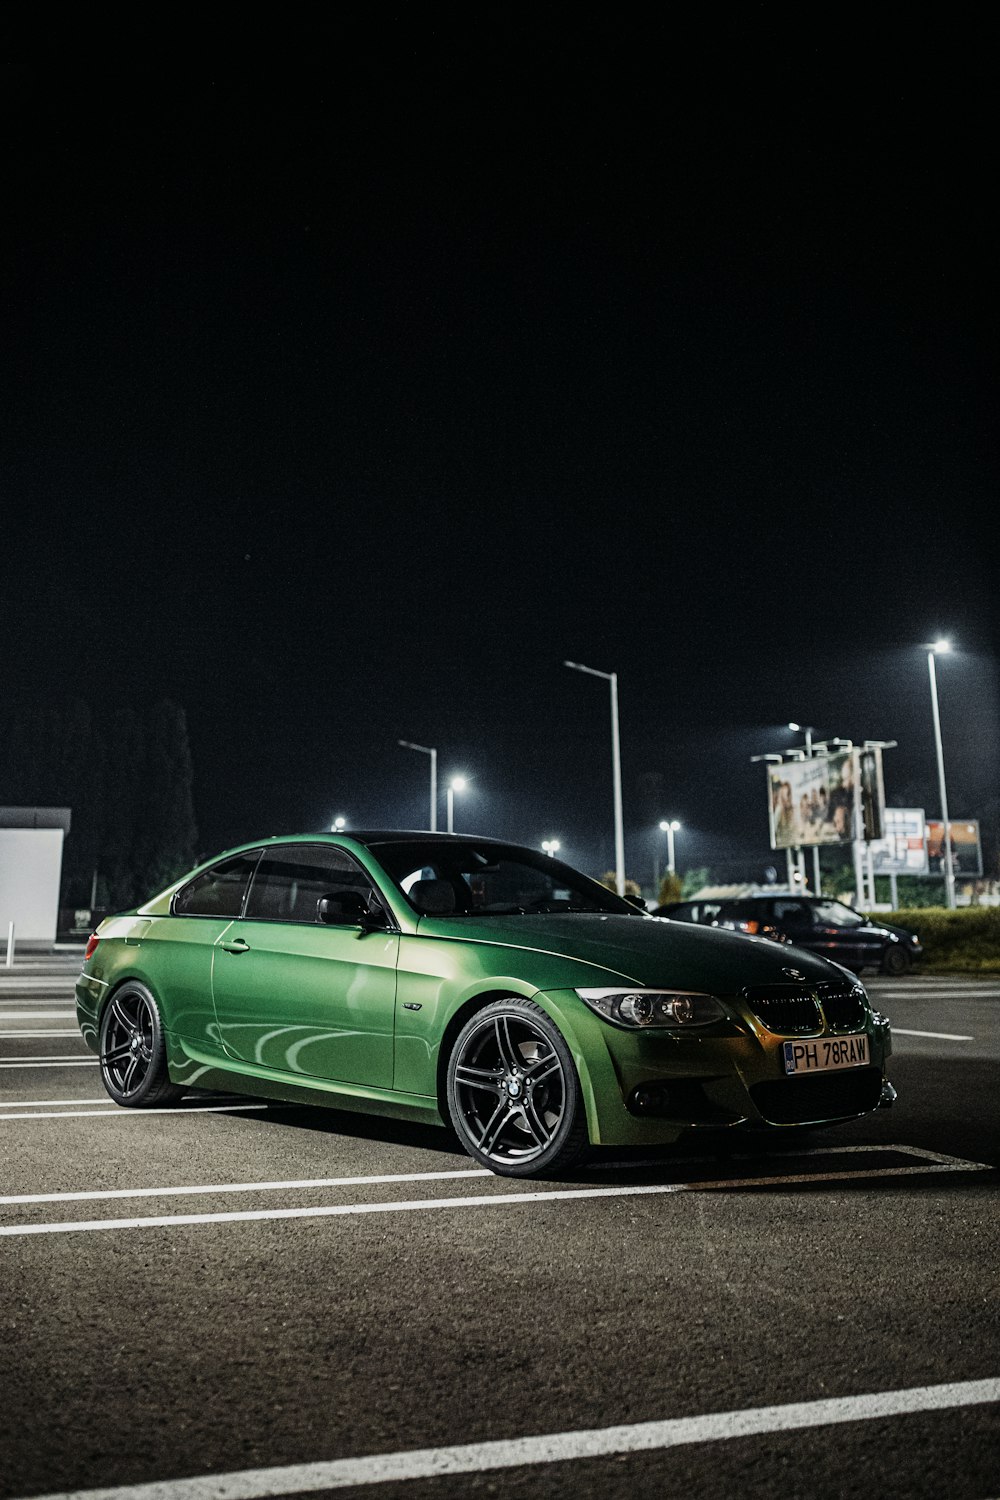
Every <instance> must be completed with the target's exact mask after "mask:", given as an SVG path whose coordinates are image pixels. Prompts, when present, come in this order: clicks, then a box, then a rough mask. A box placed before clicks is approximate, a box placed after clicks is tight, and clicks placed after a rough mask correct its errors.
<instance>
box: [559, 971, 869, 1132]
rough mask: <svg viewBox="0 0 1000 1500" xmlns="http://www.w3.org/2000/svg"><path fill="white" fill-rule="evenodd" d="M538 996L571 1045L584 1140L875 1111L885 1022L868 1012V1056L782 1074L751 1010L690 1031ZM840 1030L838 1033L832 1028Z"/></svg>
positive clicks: (771, 1042)
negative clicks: (635, 1022)
mask: <svg viewBox="0 0 1000 1500" xmlns="http://www.w3.org/2000/svg"><path fill="white" fill-rule="evenodd" d="M536 1000H537V1002H538V1004H539V1005H541V1006H542V1007H543V1008H544V1009H545V1010H547V1011H548V1012H549V1014H550V1015H551V1016H552V1019H553V1020H554V1021H555V1022H556V1024H557V1025H558V1026H559V1028H560V1030H561V1031H562V1033H563V1035H564V1036H565V1037H566V1039H567V1041H568V1042H569V1044H570V1047H571V1050H572V1052H573V1055H574V1061H575V1062H576V1067H577V1072H578V1074H579V1077H580V1083H581V1086H582V1088H583V1094H584V1101H585V1104H586V1108H587V1120H588V1125H589V1129H590V1139H591V1141H592V1143H594V1144H595V1145H596V1144H603V1145H615V1146H626V1145H655V1144H669V1143H670V1142H672V1141H675V1140H677V1138H678V1137H679V1136H680V1135H682V1134H683V1133H684V1132H686V1131H691V1130H732V1129H739V1128H749V1129H756V1128H775V1129H781V1128H784V1127H788V1126H797V1125H807V1124H830V1123H833V1122H835V1121H838V1120H845V1119H850V1118H853V1117H856V1116H858V1115H863V1114H867V1113H869V1111H871V1110H874V1109H877V1108H878V1105H879V1100H880V1098H881V1095H882V1083H883V1078H884V1070H885V1062H886V1059H887V1057H888V1056H889V1055H890V1053H891V1050H892V1043H891V1035H890V1031H889V1024H888V1022H887V1021H885V1019H884V1018H883V1017H881V1016H878V1015H874V1014H871V1013H869V1014H868V1015H867V1016H866V1019H865V1023H864V1025H863V1026H859V1027H858V1028H857V1032H861V1031H863V1032H864V1033H865V1034H866V1035H867V1037H868V1053H869V1062H868V1064H867V1065H866V1066H859V1067H856V1068H845V1069H841V1070H837V1071H832V1072H823V1073H817V1074H812V1075H806V1076H804V1077H788V1076H787V1075H786V1073H785V1071H784V1065H783V1061H782V1056H783V1053H782V1049H783V1045H784V1042H785V1041H786V1040H787V1039H788V1037H787V1036H785V1035H778V1034H776V1033H773V1032H771V1031H769V1030H768V1029H767V1028H766V1027H765V1026H764V1025H763V1024H762V1023H761V1022H759V1021H757V1020H756V1018H755V1017H753V1016H752V1015H751V1014H749V1013H747V1012H744V1013H742V1014H741V1013H739V1011H738V1009H737V1007H738V1004H739V1002H738V1001H736V1000H732V1001H727V1004H730V1005H732V1007H733V1016H732V1019H731V1020H729V1021H727V1022H720V1023H719V1024H718V1026H712V1027H704V1028H700V1029H699V1031H698V1032H697V1033H694V1032H693V1033H691V1034H690V1035H684V1034H676V1033H673V1032H667V1031H662V1030H653V1029H650V1030H648V1031H626V1030H623V1029H621V1028H619V1027H615V1026H611V1025H609V1024H608V1023H606V1022H605V1021H603V1020H601V1019H600V1018H599V1017H598V1016H596V1015H594V1014H593V1012H591V1011H590V1010H588V1008H587V1007H586V1006H585V1005H584V1004H583V1002H582V1001H581V1000H580V998H579V996H577V995H576V993H575V991H572V990H562V991H547V992H544V993H540V994H538V995H537V996H536ZM839 1034H842V1033H839V1032H838V1035H839Z"/></svg>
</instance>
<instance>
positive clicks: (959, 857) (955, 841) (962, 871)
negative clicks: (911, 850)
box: [927, 818, 983, 876]
mask: <svg viewBox="0 0 1000 1500" xmlns="http://www.w3.org/2000/svg"><path fill="white" fill-rule="evenodd" d="M948 827H949V828H950V829H951V863H952V868H953V869H954V871H955V874H956V875H977V876H978V875H982V873H983V848H982V844H981V843H980V840H979V821H978V819H976V818H972V819H971V820H968V821H966V822H964V823H960V822H957V821H956V820H955V819H954V818H951V819H950V820H949V823H948ZM927 859H928V862H929V864H930V871H931V874H932V875H943V874H944V824H943V823H940V822H929V823H928V824H927Z"/></svg>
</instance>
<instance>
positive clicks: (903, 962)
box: [881, 943, 910, 979]
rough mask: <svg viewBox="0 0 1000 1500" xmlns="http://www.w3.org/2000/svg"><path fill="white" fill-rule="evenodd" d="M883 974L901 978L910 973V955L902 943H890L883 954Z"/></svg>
mask: <svg viewBox="0 0 1000 1500" xmlns="http://www.w3.org/2000/svg"><path fill="white" fill-rule="evenodd" d="M881 968H882V973H883V974H891V975H893V977H894V978H897V979H898V978H899V976H900V975H901V974H908V973H909V972H910V955H909V954H908V953H907V951H906V949H905V948H904V947H903V946H902V944H901V943H890V944H889V945H888V947H887V948H886V949H885V952H884V953H883V954H882V965H881Z"/></svg>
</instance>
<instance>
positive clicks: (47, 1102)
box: [0, 1094, 108, 1120]
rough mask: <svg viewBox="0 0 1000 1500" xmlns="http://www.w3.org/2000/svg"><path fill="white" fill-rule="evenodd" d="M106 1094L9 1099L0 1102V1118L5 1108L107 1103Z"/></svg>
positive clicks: (45, 1107) (37, 1107) (41, 1107)
mask: <svg viewBox="0 0 1000 1500" xmlns="http://www.w3.org/2000/svg"><path fill="white" fill-rule="evenodd" d="M107 1102H108V1096H107V1094H105V1096H104V1098H103V1099H10V1100H8V1102H7V1103H5V1104H0V1120H2V1119H3V1111H4V1110H5V1109H29V1108H30V1109H51V1108H52V1106H53V1105H55V1104H76V1105H80V1104H107Z"/></svg>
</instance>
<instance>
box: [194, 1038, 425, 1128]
mask: <svg viewBox="0 0 1000 1500" xmlns="http://www.w3.org/2000/svg"><path fill="white" fill-rule="evenodd" d="M166 1042H167V1071H168V1073H169V1074H170V1080H171V1082H172V1083H177V1084H180V1085H181V1087H182V1088H191V1089H222V1090H226V1091H227V1092H230V1093H234V1094H249V1095H251V1096H252V1097H253V1098H255V1099H256V1098H259V1099H277V1100H280V1101H281V1102H282V1103H284V1104H306V1105H311V1106H313V1107H314V1108H319V1109H349V1110H354V1111H356V1112H357V1113H359V1114H370V1115H390V1116H392V1117H393V1118H394V1119H397V1120H412V1121H414V1122H415V1123H416V1124H420V1125H444V1123H445V1122H444V1120H442V1118H441V1115H440V1112H439V1110H438V1106H437V1100H436V1099H435V1098H434V1097H433V1096H431V1095H427V1094H397V1093H394V1092H393V1091H392V1090H391V1089H369V1088H363V1087H362V1086H361V1085H360V1084H357V1083H337V1082H335V1081H333V1080H332V1079H328V1078H316V1079H310V1080H309V1081H308V1082H304V1081H302V1079H301V1078H300V1077H296V1078H295V1079H293V1078H292V1077H291V1076H290V1075H288V1074H286V1073H278V1072H276V1071H275V1070H273V1069H269V1068H262V1067H259V1066H257V1065H256V1064H255V1063H247V1062H237V1061H235V1060H234V1061H233V1062H230V1061H229V1060H228V1059H225V1058H220V1057H219V1056H218V1055H215V1056H208V1055H204V1054H203V1055H199V1054H198V1052H197V1051H196V1050H195V1049H194V1048H192V1047H191V1045H190V1043H186V1042H183V1041H182V1040H181V1039H180V1038H179V1037H177V1036H172V1035H171V1034H170V1033H167V1037H166Z"/></svg>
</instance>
